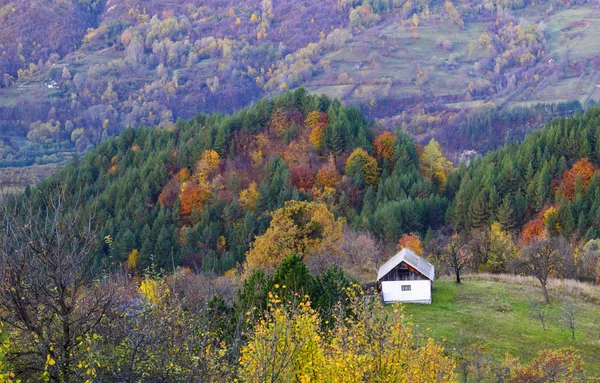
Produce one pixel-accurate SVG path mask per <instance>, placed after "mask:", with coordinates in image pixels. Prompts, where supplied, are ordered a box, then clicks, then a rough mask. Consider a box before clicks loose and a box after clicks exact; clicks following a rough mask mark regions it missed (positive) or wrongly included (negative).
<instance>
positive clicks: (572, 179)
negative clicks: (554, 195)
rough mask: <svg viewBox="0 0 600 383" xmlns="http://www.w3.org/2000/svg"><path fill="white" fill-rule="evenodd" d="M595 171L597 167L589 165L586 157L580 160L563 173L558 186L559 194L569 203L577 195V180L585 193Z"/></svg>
mask: <svg viewBox="0 0 600 383" xmlns="http://www.w3.org/2000/svg"><path fill="white" fill-rule="evenodd" d="M597 170H598V167H597V166H596V165H594V164H593V163H591V162H590V161H589V160H588V159H587V157H584V158H582V159H580V160H579V161H577V162H575V164H573V167H571V169H569V170H567V171H565V172H564V173H563V176H562V178H561V180H560V186H559V190H560V192H561V193H562V194H563V195H564V196H565V197H566V198H567V199H568V200H569V201H571V200H572V199H573V197H575V194H577V190H576V189H577V179H579V182H580V183H581V187H582V189H583V191H585V189H587V187H588V185H589V184H590V181H591V179H592V177H593V175H594V173H595V172H596V171H597Z"/></svg>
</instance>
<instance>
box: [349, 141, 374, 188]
mask: <svg viewBox="0 0 600 383" xmlns="http://www.w3.org/2000/svg"><path fill="white" fill-rule="evenodd" d="M346 175H347V176H349V177H350V178H352V179H353V180H354V181H355V182H356V181H357V180H359V182H364V184H365V185H366V186H371V187H373V188H375V187H376V186H377V183H378V182H379V168H378V167H377V161H376V160H375V158H373V157H371V156H370V155H369V153H367V152H366V151H365V150H364V149H361V148H357V149H355V150H354V151H353V152H352V154H350V157H348V160H346Z"/></svg>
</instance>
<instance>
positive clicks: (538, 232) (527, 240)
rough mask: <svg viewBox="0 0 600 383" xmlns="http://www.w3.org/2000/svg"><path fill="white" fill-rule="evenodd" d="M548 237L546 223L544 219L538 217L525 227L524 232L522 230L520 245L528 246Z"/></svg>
mask: <svg viewBox="0 0 600 383" xmlns="http://www.w3.org/2000/svg"><path fill="white" fill-rule="evenodd" d="M547 235H548V232H547V230H546V226H545V225H544V221H543V220H542V218H540V217H537V218H534V219H532V220H531V221H529V222H527V223H526V224H525V225H524V226H523V230H521V239H520V243H521V244H522V245H525V246H527V245H529V244H531V243H533V242H535V241H539V240H542V239H544V238H546V237H547Z"/></svg>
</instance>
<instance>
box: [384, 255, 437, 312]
mask: <svg viewBox="0 0 600 383" xmlns="http://www.w3.org/2000/svg"><path fill="white" fill-rule="evenodd" d="M434 275H435V267H434V266H433V265H432V264H431V263H429V262H427V261H426V260H424V259H423V258H421V257H419V256H418V255H417V254H415V253H414V252H413V251H412V250H410V249H402V251H400V252H399V253H398V254H396V255H394V256H393V257H392V258H391V259H390V260H389V261H387V262H386V263H384V264H383V266H381V267H380V268H379V273H377V285H378V287H379V291H381V294H382V296H383V302H384V303H392V302H408V303H426V304H431V283H432V282H433V278H434Z"/></svg>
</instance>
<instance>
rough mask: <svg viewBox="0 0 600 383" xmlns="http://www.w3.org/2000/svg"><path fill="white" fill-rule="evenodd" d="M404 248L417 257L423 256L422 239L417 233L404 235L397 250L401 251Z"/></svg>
mask: <svg viewBox="0 0 600 383" xmlns="http://www.w3.org/2000/svg"><path fill="white" fill-rule="evenodd" d="M404 248H409V249H410V250H412V251H413V252H414V253H415V254H417V255H421V254H423V247H422V245H421V238H419V236H418V235H416V234H415V233H410V234H404V235H403V236H402V238H400V240H399V241H398V245H396V250H398V251H400V250H402V249H404Z"/></svg>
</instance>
